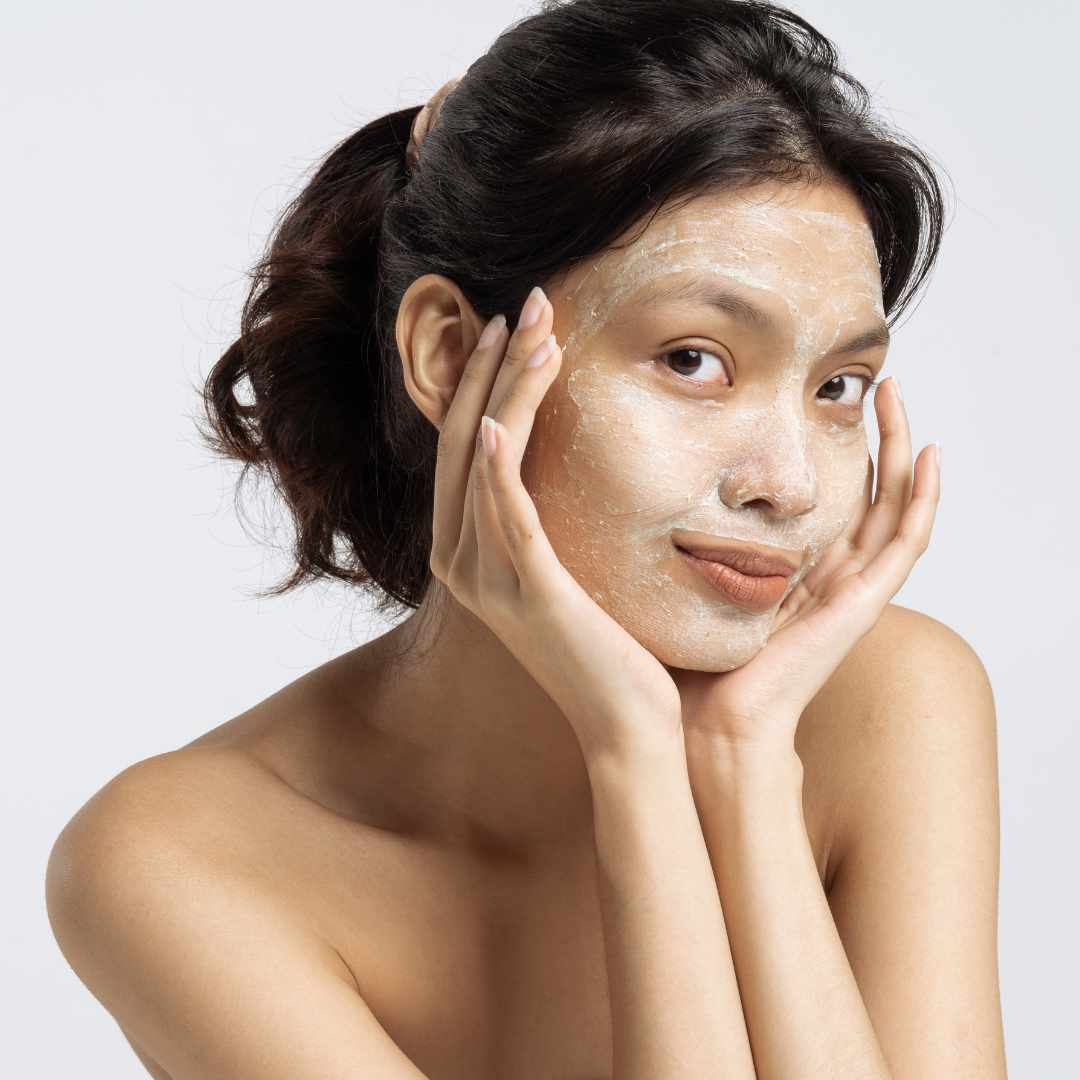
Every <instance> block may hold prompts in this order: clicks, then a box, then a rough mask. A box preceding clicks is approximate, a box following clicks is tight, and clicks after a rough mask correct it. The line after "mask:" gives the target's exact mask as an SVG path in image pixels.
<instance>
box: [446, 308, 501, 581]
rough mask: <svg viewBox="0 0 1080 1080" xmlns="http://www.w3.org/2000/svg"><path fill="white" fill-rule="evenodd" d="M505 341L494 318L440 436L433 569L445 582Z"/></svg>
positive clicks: (475, 352) (460, 385)
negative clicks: (484, 416) (477, 440)
mask: <svg viewBox="0 0 1080 1080" xmlns="http://www.w3.org/2000/svg"><path fill="white" fill-rule="evenodd" d="M508 341H509V334H508V333H507V331H506V319H505V318H504V317H503V316H502V315H497V316H496V317H495V318H494V319H492V320H491V322H489V323H488V325H487V326H486V327H485V328H484V332H483V333H482V334H481V335H480V340H479V341H478V342H477V345H476V348H475V350H473V354H472V356H470V357H469V361H468V363H467V364H466V365H465V370H464V372H463V373H462V376H461V381H460V382H459V383H458V387H457V391H456V393H455V394H454V400H453V401H452V402H451V403H450V408H449V409H448V410H447V413H446V418H445V419H444V421H443V424H442V428H441V430H440V432H439V451H438V458H437V461H436V466H435V502H434V516H433V520H432V550H431V567H432V570H433V572H434V573H435V575H436V576H437V577H439V578H440V579H441V580H444V581H445V579H446V573H447V572H448V569H449V566H450V563H451V562H452V560H453V558H454V553H455V551H456V549H457V547H458V544H459V542H460V538H461V532H462V521H463V518H464V508H465V505H466V499H467V496H468V485H469V473H470V471H471V469H472V466H473V459H474V457H475V454H476V435H477V430H478V429H479V427H480V418H481V416H483V414H484V409H485V408H486V406H487V403H488V400H489V398H490V397H491V388H492V386H493V385H494V383H495V378H496V376H497V375H498V372H499V366H500V364H501V363H502V359H503V356H504V354H505V352H506V348H507V343H508Z"/></svg>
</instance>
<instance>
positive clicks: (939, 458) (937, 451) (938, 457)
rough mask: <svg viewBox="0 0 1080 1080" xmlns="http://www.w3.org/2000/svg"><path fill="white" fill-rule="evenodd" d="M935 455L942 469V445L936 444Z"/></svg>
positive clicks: (938, 465)
mask: <svg viewBox="0 0 1080 1080" xmlns="http://www.w3.org/2000/svg"><path fill="white" fill-rule="evenodd" d="M934 454H935V456H936V457H937V467H938V468H939V469H940V468H941V443H939V442H936V443H934Z"/></svg>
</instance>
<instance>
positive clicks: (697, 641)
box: [534, 196, 883, 671]
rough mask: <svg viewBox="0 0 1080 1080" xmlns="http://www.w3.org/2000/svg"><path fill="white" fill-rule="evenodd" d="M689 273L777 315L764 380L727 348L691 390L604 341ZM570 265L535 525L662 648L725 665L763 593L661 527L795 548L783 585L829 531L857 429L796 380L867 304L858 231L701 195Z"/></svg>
mask: <svg viewBox="0 0 1080 1080" xmlns="http://www.w3.org/2000/svg"><path fill="white" fill-rule="evenodd" d="M703 276H704V277H706V278H709V279H713V280H715V282H716V284H717V286H718V287H720V288H722V289H724V290H725V291H727V292H737V293H738V294H739V295H740V296H742V297H745V298H746V299H748V300H750V301H751V302H754V303H755V304H758V305H759V306H761V307H764V308H766V310H768V311H770V312H771V313H775V314H776V316H777V317H778V318H779V319H780V320H781V323H782V326H783V330H782V333H781V334H780V335H779V337H778V338H777V341H776V344H775V346H774V347H773V349H772V352H771V353H770V357H769V363H770V364H771V366H770V367H769V368H768V371H769V377H768V378H762V377H760V374H759V377H757V378H756V379H751V380H749V381H747V380H745V379H744V378H743V376H742V374H741V372H740V371H739V356H738V355H737V354H736V355H735V357H734V359H735V364H736V371H735V374H734V386H733V388H732V390H731V392H730V393H726V394H724V393H720V394H716V395H713V396H710V397H707V398H702V397H694V396H692V395H689V394H684V393H680V392H678V391H677V390H674V391H673V390H672V389H671V388H670V386H669V387H663V386H661V385H660V383H659V382H658V381H657V374H656V372H655V370H652V365H650V364H646V363H640V362H639V363H634V362H630V361H628V360H626V359H625V358H624V357H623V356H620V355H619V353H620V351H621V350H620V348H619V347H618V345H617V343H618V342H619V341H620V340H625V339H620V337H619V326H620V323H622V324H628V320H632V319H634V318H638V317H640V316H641V314H642V312H643V311H644V310H645V308H644V307H643V305H647V304H648V303H649V301H650V299H651V298H653V297H655V296H656V295H657V290H658V288H662V289H664V290H666V289H668V288H669V287H671V286H675V287H676V288H677V287H678V286H679V285H680V284H682V283H683V282H685V281H688V280H689V279H690V278H694V279H698V280H700V279H701V278H702V277H703ZM571 280H572V285H571V288H570V290H569V294H568V295H566V296H564V297H563V298H562V299H563V300H564V301H565V302H567V303H568V304H569V308H570V310H571V312H572V316H571V321H570V324H569V328H570V332H569V333H568V334H567V335H566V340H565V344H564V357H565V359H564V368H563V379H564V380H565V381H564V387H563V389H564V393H563V394H561V395H559V397H560V398H561V400H562V403H563V404H564V405H565V406H567V408H566V409H565V410H564V411H568V412H570V413H572V414H575V415H574V416H573V421H574V423H573V428H572V431H571V432H570V436H569V440H568V445H567V444H564V445H566V449H565V451H564V453H563V454H562V462H561V467H555V468H551V467H548V468H545V469H543V470H542V475H541V476H540V477H538V483H536V484H535V486H534V495H535V496H536V499H537V503H538V507H539V510H540V514H541V520H542V521H543V523H544V527H545V530H546V531H547V533H548V535H549V537H550V538H551V539H552V543H553V545H554V546H555V549H556V551H557V553H558V554H559V557H560V558H561V559H562V561H563V563H564V565H566V567H567V569H569V571H570V572H571V573H572V574H573V575H574V577H575V578H576V579H577V580H578V581H579V582H580V583H581V584H582V585H583V586H584V587H585V588H586V590H587V591H588V592H589V593H590V595H592V596H593V597H594V599H596V601H597V602H598V603H599V604H600V605H601V607H603V608H604V609H605V610H606V611H607V612H608V613H609V614H610V615H611V616H612V617H613V618H615V619H616V621H618V622H619V623H620V624H621V625H622V626H624V627H625V628H626V629H627V630H628V631H629V632H630V633H631V634H633V635H634V637H636V638H637V639H638V640H639V641H641V642H642V644H644V645H645V646H646V647H647V648H648V649H650V651H652V652H653V653H654V655H656V656H657V657H658V658H659V659H661V660H662V661H663V662H665V663H668V664H671V665H674V666H678V667H685V668H691V669H695V670H702V671H723V670H728V669H731V668H734V667H738V666H740V665H741V664H744V663H746V662H747V661H748V660H749V659H750V658H751V657H753V656H754V655H755V654H756V653H757V652H758V651H759V650H760V649H761V647H762V646H763V645H764V644H765V642H766V640H767V638H768V635H769V631H770V628H771V626H772V624H773V622H774V618H775V612H776V609H775V608H773V609H771V610H769V611H767V612H764V613H748V612H744V611H741V610H739V609H738V608H735V607H733V606H731V605H730V604H728V603H727V602H726V601H725V599H724V598H723V597H722V596H721V595H720V594H719V593H718V592H716V590H714V589H713V588H712V587H711V586H709V585H708V584H707V583H706V582H704V580H702V579H701V578H699V577H698V575H696V574H695V573H694V572H693V571H691V570H690V569H689V568H688V567H687V566H686V565H685V563H683V561H682V559H681V558H680V556H679V555H678V552H677V550H676V549H675V546H674V542H673V533H676V532H678V531H679V530H687V531H693V532H695V533H705V534H709V535H710V536H713V537H720V538H731V539H735V540H742V541H751V542H754V543H757V544H763V545H768V546H769V547H775V548H783V549H785V550H787V551H792V552H801V553H802V558H803V562H802V569H801V570H800V571H799V573H797V574H796V575H795V576H794V577H793V578H792V580H791V583H790V585H789V590H788V591H789V592H790V589H791V588H793V587H794V585H795V583H796V582H797V581H798V579H799V578H800V577H801V576H802V575H803V574H805V572H806V570H808V569H809V568H810V566H812V565H813V564H814V562H816V561H817V559H819V558H820V556H821V555H822V553H823V552H824V551H825V549H826V548H827V547H828V546H829V545H830V544H831V543H832V542H833V541H834V540H835V539H836V537H837V536H839V534H840V533H841V532H842V531H843V529H844V527H845V525H846V524H847V522H848V521H849V520H850V518H851V516H852V514H853V513H854V512H855V510H856V508H857V507H858V505H859V502H860V499H861V494H862V490H863V486H864V483H865V478H866V471H867V448H866V433H865V428H864V425H863V424H862V423H861V422H851V421H848V422H845V423H838V422H836V421H835V420H834V419H833V418H832V416H830V415H829V414H828V413H827V412H826V411H824V410H821V409H820V406H818V405H816V404H815V398H814V394H815V393H816V390H817V388H818V385H813V386H809V385H808V379H809V378H810V377H811V375H812V374H813V371H814V369H815V368H818V367H819V366H820V363H821V359H822V357H823V356H824V355H825V354H826V353H828V352H829V350H830V349H831V348H832V347H833V346H834V345H836V344H837V342H838V339H839V338H840V336H841V334H842V333H843V331H844V328H845V326H847V325H848V324H850V323H852V322H853V321H855V320H856V319H858V318H859V317H860V316H862V317H863V319H864V321H865V316H866V314H867V312H868V311H871V312H876V313H877V314H878V315H879V316H881V315H883V312H882V304H881V284H880V277H879V271H878V264H877V257H876V253H875V249H874V243H873V237H872V235H871V233H870V230H869V228H868V227H867V226H866V225H865V223H863V222H862V221H861V220H853V218H852V217H851V216H850V215H847V214H840V213H823V212H816V211H812V210H806V209H801V208H799V207H792V206H790V205H785V204H784V203H783V202H780V201H776V200H771V199H761V198H754V197H732V196H724V197H720V198H716V197H709V198H701V199H698V200H695V202H693V203H691V204H690V205H689V207H687V208H685V209H684V210H682V211H680V212H678V213H676V214H672V215H668V216H667V217H665V218H660V219H658V220H657V221H656V222H654V223H653V224H652V225H651V226H650V227H649V228H648V229H647V230H646V232H645V233H644V234H643V235H642V236H641V237H640V238H639V239H638V240H637V241H636V242H635V243H634V244H632V245H630V246H629V247H626V248H621V249H615V250H612V251H609V252H607V253H605V254H604V255H603V256H601V257H600V258H599V259H598V260H596V262H595V263H594V264H593V265H592V266H591V267H590V268H588V270H587V271H586V272H585V273H584V274H583V275H582V274H579V275H577V280H576V281H574V280H573V279H571ZM785 313H786V314H785ZM721 344H723V342H721ZM841 365H842V362H838V364H837V365H836V366H837V367H839V366H841ZM761 370H763V369H762V368H761V367H760V365H759V368H758V371H759V373H760V371H761ZM744 387H745V388H744ZM567 398H568V399H569V401H570V402H572V403H573V406H574V407H575V408H569V402H567ZM555 408H556V411H557V406H555ZM550 419H551V418H550V417H549V421H550ZM558 426H559V427H563V424H558ZM747 504H751V505H747Z"/></svg>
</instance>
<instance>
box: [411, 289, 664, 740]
mask: <svg viewBox="0 0 1080 1080" xmlns="http://www.w3.org/2000/svg"><path fill="white" fill-rule="evenodd" d="M553 315H554V313H553V311H552V307H551V304H550V302H549V301H548V300H547V298H546V297H545V296H544V294H543V293H542V292H541V291H540V290H539V289H535V290H534V291H533V292H532V293H531V294H530V296H529V299H528V300H527V301H526V302H525V307H524V309H523V311H522V317H521V320H520V321H519V323H518V327H517V329H516V330H515V332H514V334H513V336H512V337H511V336H509V335H508V333H507V330H506V325H505V320H504V319H502V318H501V317H499V318H496V319H493V320H492V321H491V322H490V323H489V324H488V325H487V327H486V328H485V330H484V332H483V334H482V335H481V337H480V340H479V342H478V344H477V347H476V349H475V350H474V352H473V354H472V356H471V357H470V358H469V361H468V364H467V366H466V368H465V371H464V374H463V375H462V379H461V382H460V384H459V386H458V389H457V393H456V395H455V397H454V400H453V403H452V404H451V406H450V409H449V411H448V412H447V415H446V418H445V420H444V421H443V424H442V428H441V431H440V435H439V457H438V468H437V471H436V481H435V515H434V525H433V534H434V535H433V544H432V554H431V568H432V571H433V573H434V574H435V576H436V577H437V578H438V579H439V580H440V581H442V582H443V583H444V584H446V585H447V587H448V588H449V589H450V592H451V593H452V594H453V596H454V597H455V598H456V599H457V600H458V601H459V602H460V603H461V604H463V605H464V606H465V607H466V608H468V609H469V610H470V611H471V612H473V614H475V615H476V616H478V617H479V618H480V619H482V620H483V621H484V622H485V623H486V624H487V625H488V626H489V627H490V628H491V629H492V630H493V631H494V633H495V634H496V635H498V637H499V638H500V640H502V642H503V643H504V644H505V645H506V647H507V648H508V649H509V650H510V651H511V652H512V653H513V654H514V656H515V657H516V658H517V659H518V660H519V661H520V662H521V664H522V665H523V666H524V667H525V668H526V670H527V671H528V672H529V673H530V674H531V675H532V676H533V678H535V679H536V681H537V682H538V683H539V684H540V685H541V686H542V687H543V688H544V690H545V691H546V692H547V693H548V695H549V696H550V697H551V698H552V699H553V700H554V702H555V703H556V704H557V705H558V706H559V708H560V709H561V710H562V711H563V713H564V714H565V715H566V717H567V719H568V720H569V721H570V723H571V724H572V725H573V727H574V730H575V732H576V733H577V736H578V740H579V741H580V743H581V745H582V750H583V752H584V753H585V755H586V759H588V758H589V757H590V755H592V754H594V753H597V752H603V751H604V750H609V749H616V748H618V749H626V748H628V746H638V745H647V744H648V742H649V740H651V739H654V738H657V739H661V740H669V739H673V738H674V739H677V738H679V737H681V708H680V699H679V694H678V691H677V690H676V688H675V684H674V683H673V681H672V680H671V678H670V676H669V675H668V673H667V672H666V671H665V670H664V667H663V665H662V664H660V663H659V661H657V660H656V659H655V657H653V656H652V655H651V654H650V653H648V652H647V651H646V650H645V649H644V648H643V647H642V646H641V645H639V644H638V642H637V641H635V640H634V638H632V637H631V636H630V634H628V633H627V632H626V631H625V630H624V629H623V628H622V627H621V626H619V624H618V623H616V622H615V620H614V619H612V618H611V617H610V616H609V615H607V613H606V612H604V611H603V610H602V609H601V608H600V607H599V605H597V604H596V603H595V601H593V600H592V598H591V597H590V596H589V595H588V594H587V593H586V592H585V591H584V589H582V588H581V586H580V585H579V584H578V583H577V581H575V580H574V578H573V577H572V576H571V575H570V573H569V572H568V571H567V570H566V569H565V567H563V565H562V564H561V563H560V562H559V560H558V558H557V557H556V555H555V552H554V551H553V550H552V547H551V544H550V543H549V542H548V539H547V536H546V535H545V534H544V530H543V528H542V527H541V525H540V518H539V515H538V514H537V510H536V506H535V504H534V503H533V501H532V498H531V497H530V495H529V493H528V491H527V490H526V489H525V486H524V485H523V483H522V480H521V460H522V456H523V454H524V451H525V446H526V444H527V442H528V440H529V435H530V433H531V431H532V426H533V421H534V418H535V416H536V410H537V408H538V407H539V405H540V402H541V401H542V400H543V398H544V395H545V394H546V393H547V390H548V388H549V387H550V386H551V384H552V382H553V381H554V380H555V377H556V376H557V375H558V372H559V368H560V366H561V363H562V351H561V350H560V349H559V347H558V345H557V344H556V343H555V338H554V336H549V335H551V326H552V320H553ZM481 429H482V432H481ZM478 433H480V438H478Z"/></svg>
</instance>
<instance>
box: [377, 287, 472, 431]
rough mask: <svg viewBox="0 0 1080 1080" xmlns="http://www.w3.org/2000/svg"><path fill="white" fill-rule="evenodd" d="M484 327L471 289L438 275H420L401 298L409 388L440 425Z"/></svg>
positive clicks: (400, 333) (400, 329) (400, 340)
mask: <svg viewBox="0 0 1080 1080" xmlns="http://www.w3.org/2000/svg"><path fill="white" fill-rule="evenodd" d="M483 328H484V326H483V323H482V321H481V319H480V317H479V316H478V315H477V314H476V312H475V311H474V310H473V306H472V304H470V303H469V301H468V300H467V299H466V298H465V294H464V293H463V292H462V291H461V290H460V289H459V288H458V287H457V286H456V285H455V284H454V283H453V282H452V281H451V280H450V279H449V278H445V277H441V276H440V275H438V274H425V275H424V277H422V278H417V280H416V281H414V282H413V283H412V284H411V285H410V286H409V288H408V291H407V292H406V293H405V295H404V296H403V297H402V299H401V307H399V308H398V317H397V346H398V352H399V353H400V354H401V364H402V368H403V369H404V374H405V388H406V389H407V390H408V391H409V397H411V398H412V399H413V401H414V402H416V405H417V407H418V408H419V409H420V411H421V412H422V413H423V414H424V415H425V416H426V417H427V418H428V419H429V420H430V421H431V422H432V423H433V424H434V425H435V426H436V427H437V428H441V427H442V422H443V420H445V419H446V413H447V411H448V410H449V408H450V403H451V402H452V401H453V400H454V394H455V392H456V391H457V387H458V383H459V382H460V381H461V375H462V373H463V372H464V370H465V363H466V361H467V360H468V359H469V357H470V355H472V351H473V350H474V349H475V348H476V343H477V341H478V340H479V339H480V333H481V331H482V330H483Z"/></svg>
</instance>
